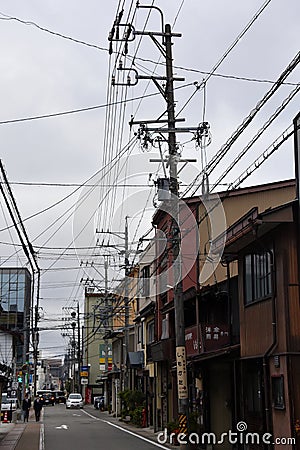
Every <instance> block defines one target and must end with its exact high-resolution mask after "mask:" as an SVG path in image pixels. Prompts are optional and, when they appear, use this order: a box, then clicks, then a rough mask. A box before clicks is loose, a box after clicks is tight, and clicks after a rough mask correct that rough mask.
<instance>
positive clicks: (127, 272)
mask: <svg viewBox="0 0 300 450" xmlns="http://www.w3.org/2000/svg"><path fill="white" fill-rule="evenodd" d="M128 277H129V250H128V216H126V217H125V295H124V303H125V335H124V338H125V339H124V344H125V345H124V357H123V359H124V388H125V389H128V387H129V386H128V381H129V380H128V371H127V365H126V362H127V361H126V359H127V353H128V350H129V298H128V295H129V286H128V281H129V280H128Z"/></svg>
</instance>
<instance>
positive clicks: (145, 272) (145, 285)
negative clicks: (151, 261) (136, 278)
mask: <svg viewBox="0 0 300 450" xmlns="http://www.w3.org/2000/svg"><path fill="white" fill-rule="evenodd" d="M149 295H150V266H145V267H143V269H142V296H143V297H149Z"/></svg>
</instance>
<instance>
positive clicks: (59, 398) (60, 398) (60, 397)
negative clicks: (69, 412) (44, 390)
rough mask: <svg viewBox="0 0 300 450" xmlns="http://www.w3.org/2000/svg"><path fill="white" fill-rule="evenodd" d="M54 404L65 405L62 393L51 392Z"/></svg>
mask: <svg viewBox="0 0 300 450" xmlns="http://www.w3.org/2000/svg"><path fill="white" fill-rule="evenodd" d="M53 394H54V397H55V403H64V404H65V403H66V396H65V393H64V391H53Z"/></svg>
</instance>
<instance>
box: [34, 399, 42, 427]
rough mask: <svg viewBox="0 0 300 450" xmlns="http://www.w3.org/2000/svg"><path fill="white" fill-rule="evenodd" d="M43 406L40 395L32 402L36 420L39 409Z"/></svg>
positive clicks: (38, 416) (38, 415)
mask: <svg viewBox="0 0 300 450" xmlns="http://www.w3.org/2000/svg"><path fill="white" fill-rule="evenodd" d="M42 407H43V402H42V400H41V399H40V397H37V398H36V399H35V400H34V403H33V409H34V412H35V420H36V421H37V422H38V421H39V420H40V415H41V410H42Z"/></svg>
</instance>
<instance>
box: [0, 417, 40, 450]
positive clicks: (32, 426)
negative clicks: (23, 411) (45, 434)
mask: <svg viewBox="0 0 300 450" xmlns="http://www.w3.org/2000/svg"><path fill="white" fill-rule="evenodd" d="M39 442H40V423H36V421H35V416H34V411H33V409H31V411H30V415H29V422H26V423H23V421H18V422H17V423H1V425H0V449H1V450H39Z"/></svg>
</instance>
